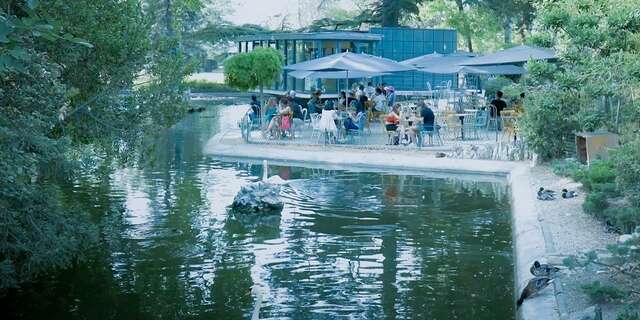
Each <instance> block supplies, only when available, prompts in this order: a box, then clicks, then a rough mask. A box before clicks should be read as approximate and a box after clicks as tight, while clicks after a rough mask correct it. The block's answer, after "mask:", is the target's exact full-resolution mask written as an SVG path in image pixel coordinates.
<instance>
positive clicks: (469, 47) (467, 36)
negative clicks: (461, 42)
mask: <svg viewBox="0 0 640 320" xmlns="http://www.w3.org/2000/svg"><path fill="white" fill-rule="evenodd" d="M462 1H463V0H456V5H457V6H458V12H460V13H464V3H463V2H462ZM466 31H467V32H465V33H464V34H463V35H462V36H463V37H464V38H465V41H466V42H467V50H469V52H473V43H472V42H471V30H466Z"/></svg>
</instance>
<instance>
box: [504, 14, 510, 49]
mask: <svg viewBox="0 0 640 320" xmlns="http://www.w3.org/2000/svg"><path fill="white" fill-rule="evenodd" d="M503 28H504V43H505V44H511V18H505V20H504V24H503Z"/></svg>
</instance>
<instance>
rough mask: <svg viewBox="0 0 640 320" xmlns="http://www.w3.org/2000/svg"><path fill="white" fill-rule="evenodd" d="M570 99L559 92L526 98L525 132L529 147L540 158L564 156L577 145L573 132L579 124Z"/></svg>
mask: <svg viewBox="0 0 640 320" xmlns="http://www.w3.org/2000/svg"><path fill="white" fill-rule="evenodd" d="M571 98H572V97H571V96H569V97H568V96H566V95H564V92H563V91H562V90H560V89H554V90H551V89H550V90H547V91H544V92H542V91H532V92H530V93H529V94H527V97H526V100H525V103H526V106H527V112H525V114H524V116H523V119H522V120H523V121H522V132H523V133H524V135H525V136H526V137H527V143H528V144H529V146H531V147H532V148H533V149H534V150H536V152H537V153H538V155H539V156H540V158H542V159H553V158H557V157H560V156H563V155H564V154H565V150H566V149H567V147H571V146H572V145H573V143H574V141H575V138H574V136H573V132H574V131H575V130H576V127H577V124H576V123H575V120H573V119H572V114H573V113H574V112H575V109H574V108H573V107H572V101H571Z"/></svg>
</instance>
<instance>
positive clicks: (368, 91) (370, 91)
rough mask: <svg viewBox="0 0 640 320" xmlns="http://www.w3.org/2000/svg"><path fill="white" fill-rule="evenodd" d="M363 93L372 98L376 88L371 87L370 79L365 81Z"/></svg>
mask: <svg viewBox="0 0 640 320" xmlns="http://www.w3.org/2000/svg"><path fill="white" fill-rule="evenodd" d="M364 94H365V95H367V98H369V99H373V95H374V94H376V88H374V87H373V83H371V81H369V82H367V87H366V88H365V89H364Z"/></svg>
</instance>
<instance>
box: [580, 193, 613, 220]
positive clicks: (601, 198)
mask: <svg viewBox="0 0 640 320" xmlns="http://www.w3.org/2000/svg"><path fill="white" fill-rule="evenodd" d="M608 205H609V204H608V202H607V196H606V195H605V194H604V193H601V192H591V193H589V194H588V195H587V198H586V199H585V201H584V204H582V208H583V209H584V212H586V213H588V214H591V215H593V216H595V217H597V218H602V217H604V209H606V208H607V206H608Z"/></svg>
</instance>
